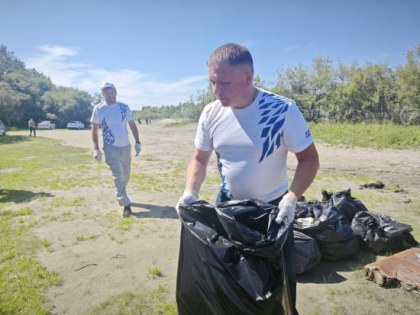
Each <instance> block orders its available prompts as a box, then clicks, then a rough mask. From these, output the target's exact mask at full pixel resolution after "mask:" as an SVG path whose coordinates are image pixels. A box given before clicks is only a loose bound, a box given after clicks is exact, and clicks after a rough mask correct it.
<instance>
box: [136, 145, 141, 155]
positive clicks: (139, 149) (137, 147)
mask: <svg viewBox="0 0 420 315" xmlns="http://www.w3.org/2000/svg"><path fill="white" fill-rule="evenodd" d="M134 150H136V156H138V155H139V154H140V152H141V143H140V142H136V144H135V145H134Z"/></svg>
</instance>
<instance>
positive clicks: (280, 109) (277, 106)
mask: <svg viewBox="0 0 420 315" xmlns="http://www.w3.org/2000/svg"><path fill="white" fill-rule="evenodd" d="M287 101H288V99H286V98H283V97H281V96H277V95H274V94H268V93H264V94H263V96H262V97H261V100H260V102H259V109H260V110H261V120H260V122H259V123H258V124H259V125H263V126H264V128H263V130H262V132H261V138H264V139H265V140H264V144H263V148H262V153H261V157H260V161H259V162H260V163H261V162H262V161H263V160H264V159H265V158H266V157H268V156H269V155H271V154H272V153H273V152H274V151H275V150H277V149H278V148H279V147H280V146H281V137H282V135H283V128H282V127H283V125H284V122H285V120H286V112H287V110H288V108H289V105H288V103H287Z"/></svg>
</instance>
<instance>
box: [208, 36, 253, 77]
mask: <svg viewBox="0 0 420 315" xmlns="http://www.w3.org/2000/svg"><path fill="white" fill-rule="evenodd" d="M220 62H228V63H229V64H230V65H231V66H236V65H248V66H250V67H251V71H252V73H254V63H253V61H252V56H251V53H250V52H249V50H248V49H247V48H246V47H245V46H242V45H238V44H233V43H229V44H225V45H222V46H220V47H218V48H217V49H216V50H215V51H213V53H212V54H211V55H210V57H209V59H208V60H207V66H209V65H211V64H218V63H220Z"/></svg>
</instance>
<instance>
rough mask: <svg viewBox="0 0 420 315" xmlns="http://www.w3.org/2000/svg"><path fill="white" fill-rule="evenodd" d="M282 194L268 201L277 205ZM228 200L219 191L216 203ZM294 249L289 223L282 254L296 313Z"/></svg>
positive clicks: (296, 314) (296, 313)
mask: <svg viewBox="0 0 420 315" xmlns="http://www.w3.org/2000/svg"><path fill="white" fill-rule="evenodd" d="M283 196H284V195H282V196H280V197H279V198H277V199H274V200H272V201H270V202H269V203H270V204H272V205H274V206H278V204H279V202H280V200H281V199H282V198H283ZM229 200H230V198H229V197H228V196H226V194H224V193H223V192H220V193H219V196H218V197H217V203H220V202H225V201H229ZM294 250H295V240H294V236H293V224H291V225H290V228H289V235H288V236H287V240H286V243H285V244H284V246H283V254H284V261H285V264H286V274H287V279H288V281H289V289H290V297H291V299H292V306H293V314H294V315H298V314H299V313H298V311H297V310H296V275H295V273H294V272H293V256H294Z"/></svg>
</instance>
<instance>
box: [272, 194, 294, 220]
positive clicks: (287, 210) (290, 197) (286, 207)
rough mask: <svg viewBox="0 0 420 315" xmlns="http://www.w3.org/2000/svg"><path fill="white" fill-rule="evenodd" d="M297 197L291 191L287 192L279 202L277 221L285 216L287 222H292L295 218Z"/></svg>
mask: <svg viewBox="0 0 420 315" xmlns="http://www.w3.org/2000/svg"><path fill="white" fill-rule="evenodd" d="M296 202H297V198H296V196H295V195H294V194H293V193H287V194H286V195H285V196H284V197H283V198H282V199H281V200H280V202H279V213H278V215H277V218H276V222H277V223H279V224H280V223H281V222H283V221H284V219H285V218H287V219H286V220H287V223H289V224H290V223H292V221H293V220H294V219H295V208H296Z"/></svg>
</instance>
